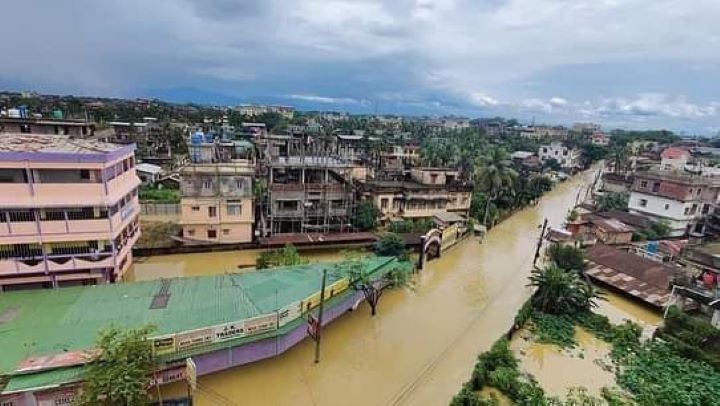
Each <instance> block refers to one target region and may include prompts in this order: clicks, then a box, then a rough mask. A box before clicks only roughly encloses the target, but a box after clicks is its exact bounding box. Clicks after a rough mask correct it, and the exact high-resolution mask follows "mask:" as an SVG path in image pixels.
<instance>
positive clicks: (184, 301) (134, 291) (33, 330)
mask: <svg viewBox="0 0 720 406" xmlns="http://www.w3.org/2000/svg"><path fill="white" fill-rule="evenodd" d="M391 261H394V258H387V257H373V258H369V259H367V260H365V261H364V262H363V263H364V265H365V266H366V269H367V270H368V271H370V270H376V269H378V268H382V267H383V265H385V264H387V263H389V262H391ZM332 267H333V264H323V263H320V264H310V265H301V266H294V267H285V268H273V269H272V270H261V271H256V272H246V273H237V274H224V275H214V276H201V277H189V278H172V279H167V280H165V281H170V283H169V292H170V299H169V301H168V303H167V307H166V308H164V309H153V310H151V309H150V304H151V302H152V299H153V296H154V295H156V294H157V293H158V292H159V291H160V289H161V287H162V286H163V283H165V284H167V282H163V280H156V281H147V282H134V283H121V284H113V285H98V286H82V287H69V288H62V289H57V290H40V291H25V292H8V293H4V294H1V295H0V314H3V313H4V312H6V311H8V309H14V310H10V312H13V313H16V314H15V316H14V318H12V320H10V321H6V322H4V323H2V324H0V348H2V355H1V356H0V374H11V373H12V372H13V371H14V370H15V368H16V366H17V365H18V363H19V362H20V361H21V360H23V359H25V358H28V357H33V356H40V355H49V354H56V353H61V352H63V351H72V350H81V349H87V348H90V347H92V345H93V343H94V342H95V339H96V337H97V333H98V331H99V330H101V329H102V328H104V327H107V326H109V325H111V324H115V325H118V326H122V327H128V328H130V327H138V326H142V325H144V324H148V323H151V324H154V325H155V326H156V327H157V330H156V333H155V334H157V335H160V334H167V333H174V332H178V331H185V330H192V329H195V328H200V327H205V326H211V325H215V324H220V323H224V322H229V321H234V320H240V319H244V318H248V317H253V316H256V315H260V314H263V313H268V312H271V311H274V310H276V309H277V308H279V307H283V306H284V305H287V304H289V303H292V302H294V301H297V300H301V299H304V298H306V297H308V296H309V295H311V294H313V293H315V292H317V291H319V290H320V286H319V284H320V280H321V274H322V270H323V269H324V268H329V269H331V268H332ZM339 277H340V275H337V274H333V273H332V272H330V273H329V274H328V279H329V283H332V281H334V280H337V279H338V278H339ZM286 327H291V326H290V325H288V326H286ZM264 336H265V335H259V336H255V337H250V338H251V339H252V340H256V339H259V338H263V337H264ZM233 344H234V345H237V343H233ZM58 373H59V372H58ZM23 379H25V378H23Z"/></svg>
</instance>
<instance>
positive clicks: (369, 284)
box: [334, 253, 410, 316]
mask: <svg viewBox="0 0 720 406" xmlns="http://www.w3.org/2000/svg"><path fill="white" fill-rule="evenodd" d="M363 259H364V257H363V256H362V255H358V254H357V253H348V254H346V255H345V260H344V261H343V262H341V263H339V264H336V265H335V269H334V271H335V272H337V273H339V274H341V275H347V276H348V278H349V279H350V286H352V287H353V289H355V290H359V291H361V292H363V296H365V300H366V301H367V303H368V305H370V314H371V315H372V316H375V315H376V314H377V305H378V302H379V301H380V297H381V296H382V294H383V292H384V291H385V289H386V288H399V287H403V286H406V285H407V284H408V283H409V280H410V279H409V275H408V272H407V271H406V270H405V269H403V268H402V267H399V266H398V267H393V268H391V269H390V270H388V271H387V272H386V273H385V274H383V275H382V276H381V277H376V276H375V275H371V274H370V273H369V272H368V271H367V270H366V269H365V265H364V263H363Z"/></svg>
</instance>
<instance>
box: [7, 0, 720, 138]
mask: <svg viewBox="0 0 720 406" xmlns="http://www.w3.org/2000/svg"><path fill="white" fill-rule="evenodd" d="M3 14H4V15H8V16H12V18H9V19H5V20H4V21H3V24H2V25H0V34H1V35H2V38H4V39H3V41H2V42H1V43H0V52H2V55H3V63H2V64H0V88H3V89H8V90H35V91H39V92H43V93H61V94H82V95H98V96H119V97H131V98H132V97H159V98H163V99H167V100H171V101H194V102H200V103H213V104H237V103H243V102H261V103H277V104H287V105H293V106H296V107H298V108H301V109H322V110H337V111H351V112H356V113H373V112H375V111H378V112H380V113H400V114H420V115H438V116H439V115H449V114H457V115H465V116H470V117H489V116H494V115H503V116H512V117H518V118H520V119H521V120H523V121H525V122H530V121H532V120H533V118H534V119H535V121H536V122H542V123H571V122H573V121H594V122H600V123H602V124H604V125H606V126H610V127H614V126H620V127H628V128H668V129H673V130H681V131H686V132H688V133H704V134H715V133H717V132H718V130H720V122H719V119H720V81H719V80H717V79H718V77H720V53H718V52H717V50H718V49H720V25H718V24H717V21H718V19H720V2H719V1H717V0H694V1H692V2H686V1H679V0H384V1H369V0H338V1H335V0H294V1H280V0H265V1H233V0H203V1H200V0H155V1H140V0H124V1H120V0H105V1H90V0H75V1H71V2H57V1H49V0H45V1H41V0H35V1H25V2H19V1H17V2H10V3H8V4H4V5H3Z"/></svg>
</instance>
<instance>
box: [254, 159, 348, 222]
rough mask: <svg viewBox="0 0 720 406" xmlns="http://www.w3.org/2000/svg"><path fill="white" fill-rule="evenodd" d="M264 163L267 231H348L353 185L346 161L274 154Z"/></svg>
mask: <svg viewBox="0 0 720 406" xmlns="http://www.w3.org/2000/svg"><path fill="white" fill-rule="evenodd" d="M268 164H269V178H268V204H267V207H266V209H267V212H266V214H267V216H266V219H267V225H268V231H269V233H271V234H282V233H328V232H349V231H352V224H351V223H352V217H353V214H354V203H355V188H354V186H353V183H352V179H353V175H352V169H353V166H352V165H351V163H350V162H348V161H346V160H343V159H338V158H335V157H330V156H317V155H312V156H302V155H301V156H286V157H274V158H271V159H270V160H269V162H268Z"/></svg>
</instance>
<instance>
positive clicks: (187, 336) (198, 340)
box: [175, 328, 215, 351]
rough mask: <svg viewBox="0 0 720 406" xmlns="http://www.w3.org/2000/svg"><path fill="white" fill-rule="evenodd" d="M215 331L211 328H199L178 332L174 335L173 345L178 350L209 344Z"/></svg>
mask: <svg viewBox="0 0 720 406" xmlns="http://www.w3.org/2000/svg"><path fill="white" fill-rule="evenodd" d="M214 335H215V332H214V330H213V329H212V328H201V329H197V330H192V331H186V332H184V333H178V334H177V335H176V336H175V346H176V348H177V350H178V351H183V350H187V349H189V348H194V347H200V346H203V345H207V344H211V343H212V342H213V338H214Z"/></svg>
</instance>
